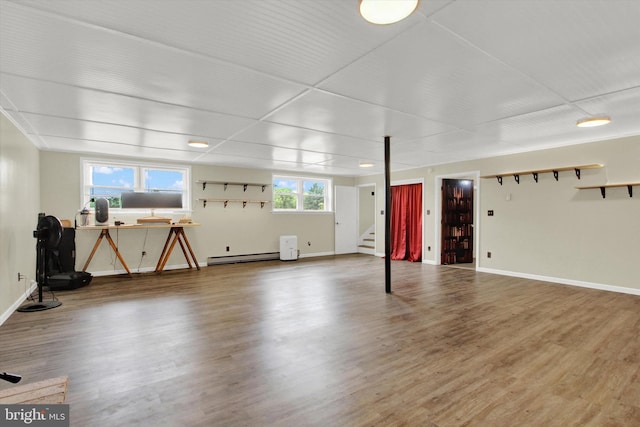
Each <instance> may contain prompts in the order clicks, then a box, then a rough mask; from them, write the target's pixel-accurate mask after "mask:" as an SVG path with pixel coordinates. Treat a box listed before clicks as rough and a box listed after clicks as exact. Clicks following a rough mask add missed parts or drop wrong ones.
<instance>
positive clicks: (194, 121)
mask: <svg viewBox="0 0 640 427" xmlns="http://www.w3.org/2000/svg"><path fill="white" fill-rule="evenodd" d="M0 77H1V80H2V83H3V86H4V87H3V89H4V90H5V92H6V94H7V96H8V97H9V98H10V99H11V100H12V104H11V106H8V107H5V109H8V110H14V108H15V107H14V106H15V105H18V106H19V111H21V112H28V113H35V114H41V115H48V116H56V117H64V118H69V119H77V120H80V121H92V122H98V123H106V124H109V123H117V124H121V125H123V126H131V127H137V128H141V129H151V130H158V131H165V132H173V133H183V134H192V135H201V136H206V137H210V138H227V137H229V136H231V135H232V134H234V133H236V132H238V131H239V130H242V129H244V128H246V127H247V126H249V125H251V124H252V123H256V121H255V120H254V119H248V118H244V117H238V116H231V115H225V114H220V113H215V112H211V111H205V110H199V109H196V108H189V107H183V106H178V105H172V104H166V103H161V102H154V101H150V100H146V99H140V98H135V97H130V96H122V95H118V94H114V93H110V92H103V91H99V90H93V89H83V88H79V87H70V86H68V85H64V84H58V83H50V82H46V81H41V80H33V79H27V78H23V77H17V76H13V75H1V76H0ZM3 107H4V103H3Z"/></svg>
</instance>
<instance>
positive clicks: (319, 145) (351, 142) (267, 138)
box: [234, 122, 384, 160]
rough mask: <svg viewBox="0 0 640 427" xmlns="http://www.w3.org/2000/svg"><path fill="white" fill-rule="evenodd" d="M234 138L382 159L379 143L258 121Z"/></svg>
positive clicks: (278, 145) (382, 151) (382, 146)
mask: <svg viewBox="0 0 640 427" xmlns="http://www.w3.org/2000/svg"><path fill="white" fill-rule="evenodd" d="M234 139H235V140H238V141H246V142H254V143H258V144H267V145H273V146H276V147H285V148H293V149H299V150H305V151H315V152H326V153H332V154H342V155H345V156H350V157H356V158H365V159H378V160H382V159H383V158H384V145H383V141H382V140H380V141H367V140H362V139H356V138H350V137H347V136H342V135H337V134H332V133H326V132H319V131H313V130H309V129H303V128H297V127H293V126H286V125H281V124H277V123H269V122H260V123H258V124H256V125H255V126H251V127H249V128H248V129H246V130H245V131H243V132H241V133H239V134H237V135H236V136H235V137H234Z"/></svg>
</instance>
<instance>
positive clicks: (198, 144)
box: [189, 141, 209, 148]
mask: <svg viewBox="0 0 640 427" xmlns="http://www.w3.org/2000/svg"><path fill="white" fill-rule="evenodd" d="M208 146H209V143H208V142H207V141H189V147H195V148H207V147H208Z"/></svg>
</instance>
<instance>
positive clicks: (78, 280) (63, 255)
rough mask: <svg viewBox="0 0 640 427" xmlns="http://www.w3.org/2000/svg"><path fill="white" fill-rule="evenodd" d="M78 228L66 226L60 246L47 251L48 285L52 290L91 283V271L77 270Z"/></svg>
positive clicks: (73, 287) (62, 289) (74, 287)
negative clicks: (76, 240) (76, 238)
mask: <svg viewBox="0 0 640 427" xmlns="http://www.w3.org/2000/svg"><path fill="white" fill-rule="evenodd" d="M75 237H76V230H75V229H73V228H64V229H63V230H62V239H61V240H60V243H59V244H58V247H57V248H55V249H52V250H47V252H46V254H45V255H46V267H47V268H46V274H47V286H48V287H49V289H50V290H52V291H66V290H71V289H77V288H81V287H83V286H86V285H88V284H89V283H91V279H92V278H93V276H91V273H87V272H86V271H75V263H76V242H75Z"/></svg>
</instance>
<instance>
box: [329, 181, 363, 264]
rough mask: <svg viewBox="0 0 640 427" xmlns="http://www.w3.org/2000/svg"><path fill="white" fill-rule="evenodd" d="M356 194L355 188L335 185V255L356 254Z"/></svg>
mask: <svg viewBox="0 0 640 427" xmlns="http://www.w3.org/2000/svg"><path fill="white" fill-rule="evenodd" d="M357 205H358V192H357V189H356V187H345V186H342V185H336V216H335V219H336V225H335V242H336V245H335V253H336V254H351V253H354V252H358V219H357V214H358V208H357Z"/></svg>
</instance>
